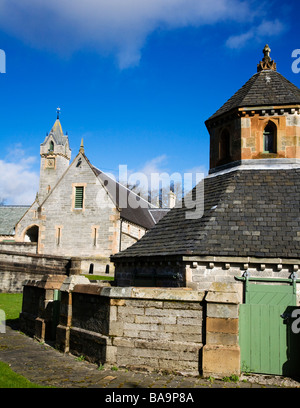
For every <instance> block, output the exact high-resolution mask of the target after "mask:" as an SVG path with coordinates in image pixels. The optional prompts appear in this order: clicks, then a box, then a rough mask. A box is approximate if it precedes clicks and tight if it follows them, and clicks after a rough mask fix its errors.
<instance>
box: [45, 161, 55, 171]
mask: <svg viewBox="0 0 300 408" xmlns="http://www.w3.org/2000/svg"><path fill="white" fill-rule="evenodd" d="M46 167H47V168H48V169H54V167H55V159H47V160H46Z"/></svg>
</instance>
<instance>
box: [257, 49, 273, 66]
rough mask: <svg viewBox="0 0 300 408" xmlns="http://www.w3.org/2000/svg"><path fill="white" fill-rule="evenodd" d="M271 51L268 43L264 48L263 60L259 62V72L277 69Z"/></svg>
mask: <svg viewBox="0 0 300 408" xmlns="http://www.w3.org/2000/svg"><path fill="white" fill-rule="evenodd" d="M270 52H271V48H270V47H269V46H268V44H266V45H265V48H264V49H263V53H264V57H263V59H262V61H260V63H259V64H257V72H260V71H264V70H266V69H271V70H273V71H276V62H274V61H273V60H271V57H270Z"/></svg>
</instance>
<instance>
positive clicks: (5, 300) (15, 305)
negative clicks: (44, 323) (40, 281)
mask: <svg viewBox="0 0 300 408" xmlns="http://www.w3.org/2000/svg"><path fill="white" fill-rule="evenodd" d="M22 299H23V294H22V293H0V309H2V310H4V312H5V315H6V320H15V319H18V318H19V315H20V312H21V310H22Z"/></svg>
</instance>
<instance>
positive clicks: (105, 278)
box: [84, 275, 114, 281]
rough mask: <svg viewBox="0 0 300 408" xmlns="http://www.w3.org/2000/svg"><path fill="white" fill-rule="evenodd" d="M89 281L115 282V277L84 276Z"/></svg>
mask: <svg viewBox="0 0 300 408" xmlns="http://www.w3.org/2000/svg"><path fill="white" fill-rule="evenodd" d="M84 276H85V277H86V278H88V279H89V280H106V281H113V280H114V277H113V276H102V275H84Z"/></svg>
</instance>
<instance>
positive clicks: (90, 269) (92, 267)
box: [89, 263, 94, 275]
mask: <svg viewBox="0 0 300 408" xmlns="http://www.w3.org/2000/svg"><path fill="white" fill-rule="evenodd" d="M93 273H94V264H93V263H91V264H90V267H89V275H93Z"/></svg>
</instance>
